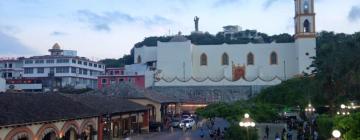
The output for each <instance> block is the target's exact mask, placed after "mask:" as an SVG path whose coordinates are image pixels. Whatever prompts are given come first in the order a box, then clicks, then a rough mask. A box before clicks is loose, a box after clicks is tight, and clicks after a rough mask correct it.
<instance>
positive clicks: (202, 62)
mask: <svg viewBox="0 0 360 140" xmlns="http://www.w3.org/2000/svg"><path fill="white" fill-rule="evenodd" d="M200 65H201V66H206V65H207V56H206V54H205V53H203V54H201V56H200Z"/></svg>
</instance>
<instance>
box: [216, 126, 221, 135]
mask: <svg viewBox="0 0 360 140" xmlns="http://www.w3.org/2000/svg"><path fill="white" fill-rule="evenodd" d="M220 134H221V131H220V127H218V129H217V131H216V135H217V136H218V137H219V136H220Z"/></svg>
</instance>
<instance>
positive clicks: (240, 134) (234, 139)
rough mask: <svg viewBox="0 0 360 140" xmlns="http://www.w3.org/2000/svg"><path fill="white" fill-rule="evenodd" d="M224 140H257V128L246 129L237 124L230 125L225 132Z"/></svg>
mask: <svg viewBox="0 0 360 140" xmlns="http://www.w3.org/2000/svg"><path fill="white" fill-rule="evenodd" d="M225 139H226V140H259V136H258V134H257V130H256V129H253V128H250V129H248V130H246V129H245V128H241V127H240V126H239V125H235V124H234V125H230V127H229V129H228V131H227V133H225Z"/></svg>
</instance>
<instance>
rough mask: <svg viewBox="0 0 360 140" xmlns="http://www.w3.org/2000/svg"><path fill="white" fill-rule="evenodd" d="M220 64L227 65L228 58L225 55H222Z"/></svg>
mask: <svg viewBox="0 0 360 140" xmlns="http://www.w3.org/2000/svg"><path fill="white" fill-rule="evenodd" d="M221 64H222V65H229V56H228V54H227V53H223V55H222V56H221Z"/></svg>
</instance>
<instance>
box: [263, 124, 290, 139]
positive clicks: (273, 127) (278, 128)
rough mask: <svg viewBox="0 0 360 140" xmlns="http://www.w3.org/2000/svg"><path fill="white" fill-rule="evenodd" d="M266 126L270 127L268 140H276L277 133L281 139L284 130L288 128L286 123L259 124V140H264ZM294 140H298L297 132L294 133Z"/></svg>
mask: <svg viewBox="0 0 360 140" xmlns="http://www.w3.org/2000/svg"><path fill="white" fill-rule="evenodd" d="M266 126H268V127H269V130H270V131H269V139H268V140H274V139H275V135H276V133H278V134H279V136H280V137H281V132H282V130H283V128H286V124H285V123H278V124H275V123H259V124H257V126H256V127H257V129H258V135H259V138H260V139H262V138H263V137H264V136H265V135H266V133H265V128H266ZM291 133H292V139H293V140H295V139H296V131H292V132H291Z"/></svg>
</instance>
